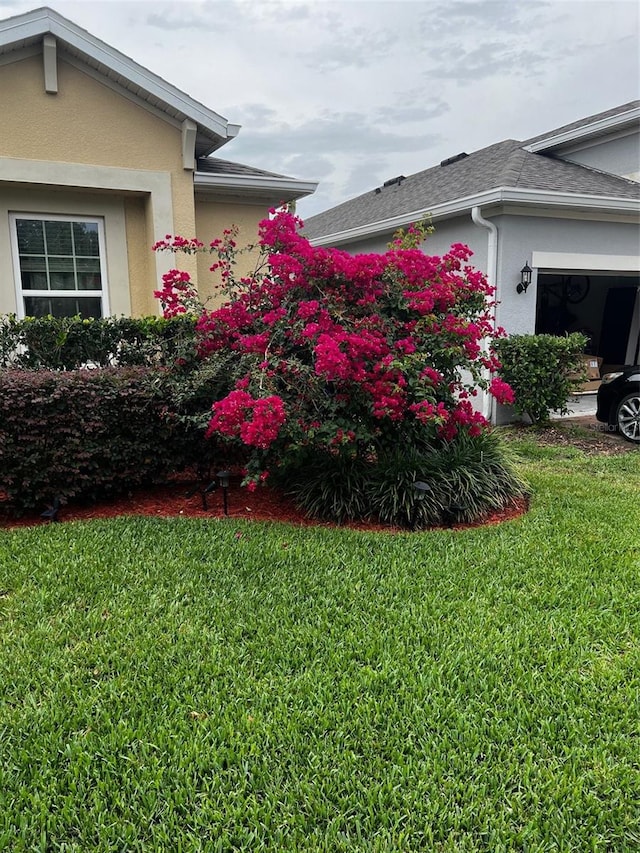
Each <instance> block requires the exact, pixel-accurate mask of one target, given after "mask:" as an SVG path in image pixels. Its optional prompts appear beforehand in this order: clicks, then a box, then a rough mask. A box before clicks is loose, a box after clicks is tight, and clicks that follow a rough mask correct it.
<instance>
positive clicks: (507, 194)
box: [310, 187, 640, 246]
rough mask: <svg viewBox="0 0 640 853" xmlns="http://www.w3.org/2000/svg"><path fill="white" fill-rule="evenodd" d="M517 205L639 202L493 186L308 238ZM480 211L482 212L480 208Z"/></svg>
mask: <svg viewBox="0 0 640 853" xmlns="http://www.w3.org/2000/svg"><path fill="white" fill-rule="evenodd" d="M508 203H509V204H510V203H513V204H521V205H525V206H531V207H540V208H545V207H547V208H560V207H562V208H569V209H571V208H574V209H581V210H602V211H606V212H621V213H636V214H637V213H638V212H639V210H640V205H639V203H638V201H637V200H636V199H630V198H616V197H609V196H601V195H594V196H591V195H579V194H577V193H559V192H554V191H551V190H529V189H518V188H515V187H496V188H495V189H492V190H485V192H482V193H477V194H476V195H470V196H465V197H464V198H457V199H454V200H453V201H447V202H444V204H436V205H434V206H433V207H423V208H419V209H418V210H412V211H409V212H407V213H401V214H399V215H398V216H393V217H391V218H390V219H379V220H377V221H376V222H370V223H368V224H367V225H360V226H358V227H356V228H349V229H346V230H345V231H336V232H335V233H333V234H325V235H323V236H322V237H314V238H312V239H311V240H310V242H311V245H313V246H329V245H333V244H334V243H349V242H352V241H354V240H361V239H364V238H366V237H376V236H378V235H379V234H385V233H387V232H389V231H395V230H397V229H398V228H403V227H404V226H406V225H410V224H411V223H412V222H417V221H419V220H420V219H424V217H425V216H428V217H430V218H431V219H433V220H437V219H445V218H450V217H452V216H456V215H457V214H464V213H467V212H468V211H469V210H471V208H473V207H480V208H483V207H486V206H487V205H497V204H508ZM483 212H484V211H483Z"/></svg>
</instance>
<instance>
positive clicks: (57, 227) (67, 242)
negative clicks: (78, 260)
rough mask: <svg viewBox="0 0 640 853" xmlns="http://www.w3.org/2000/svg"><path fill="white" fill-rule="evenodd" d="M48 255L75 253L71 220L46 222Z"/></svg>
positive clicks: (45, 231)
mask: <svg viewBox="0 0 640 853" xmlns="http://www.w3.org/2000/svg"><path fill="white" fill-rule="evenodd" d="M44 233H45V235H46V238H47V254H48V255H73V244H72V242H71V222H45V223H44Z"/></svg>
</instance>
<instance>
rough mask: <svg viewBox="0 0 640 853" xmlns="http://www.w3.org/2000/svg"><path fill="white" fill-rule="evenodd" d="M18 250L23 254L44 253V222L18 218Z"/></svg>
mask: <svg viewBox="0 0 640 853" xmlns="http://www.w3.org/2000/svg"><path fill="white" fill-rule="evenodd" d="M16 231H17V234H18V251H19V253H20V254H21V255H44V236H43V234H44V231H43V223H42V222H40V221H38V220H37V219H18V220H16Z"/></svg>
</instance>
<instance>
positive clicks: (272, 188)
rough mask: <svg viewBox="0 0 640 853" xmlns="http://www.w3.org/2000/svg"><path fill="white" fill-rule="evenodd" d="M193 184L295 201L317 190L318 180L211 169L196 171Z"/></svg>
mask: <svg viewBox="0 0 640 853" xmlns="http://www.w3.org/2000/svg"><path fill="white" fill-rule="evenodd" d="M193 183H194V188H195V189H196V190H198V191H200V192H203V193H216V194H217V195H221V196H222V195H232V196H240V197H243V198H247V199H249V198H256V199H258V200H266V201H269V202H271V203H273V204H279V203H280V202H287V201H294V200H296V199H299V198H304V197H305V196H308V195H311V194H312V193H314V192H315V191H316V189H317V187H318V182H317V181H301V180H298V179H297V178H277V177H272V176H267V175H265V176H262V175H241V174H237V175H233V174H225V175H216V174H211V173H209V172H197V171H196V172H194V175H193Z"/></svg>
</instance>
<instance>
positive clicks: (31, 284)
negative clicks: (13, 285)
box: [20, 255, 49, 290]
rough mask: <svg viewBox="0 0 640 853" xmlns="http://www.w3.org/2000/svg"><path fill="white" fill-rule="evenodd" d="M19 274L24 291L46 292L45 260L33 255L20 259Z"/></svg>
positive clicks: (47, 287)
mask: <svg viewBox="0 0 640 853" xmlns="http://www.w3.org/2000/svg"><path fill="white" fill-rule="evenodd" d="M20 273H21V278H22V287H23V289H24V290H48V289H49V285H48V283H47V262H46V260H45V258H43V257H42V256H38V255H33V256H32V257H29V258H20Z"/></svg>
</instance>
